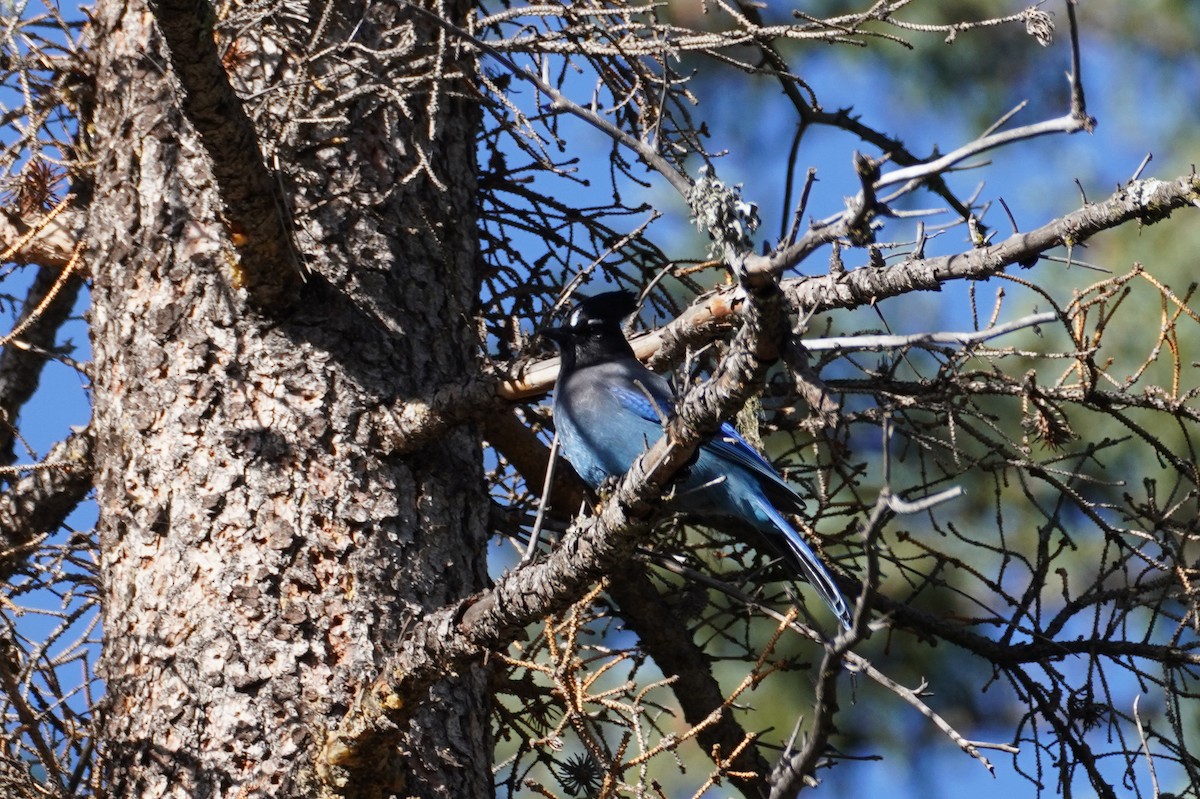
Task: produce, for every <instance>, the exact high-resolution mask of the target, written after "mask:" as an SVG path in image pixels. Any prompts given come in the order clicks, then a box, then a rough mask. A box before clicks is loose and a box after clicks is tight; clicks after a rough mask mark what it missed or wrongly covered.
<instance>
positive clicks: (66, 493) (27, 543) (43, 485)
mask: <svg viewBox="0 0 1200 799" xmlns="http://www.w3.org/2000/svg"><path fill="white" fill-rule="evenodd" d="M92 446H93V442H92V434H91V431H90V430H80V431H78V432H75V433H72V434H71V435H70V436H68V437H67V438H66V439H65V440H63V441H60V442H59V443H58V444H56V445H54V447H52V448H51V449H50V454H49V455H47V456H46V459H45V460H44V461H43V462H42V463H40V464H37V466H36V467H35V468H34V469H33V470H32V471H31V472H30V473H29V474H27V475H26V476H24V477H22V478H21V479H20V480H18V481H16V483H14V484H13V485H12V487H10V488H9V489H8V490H7V491H5V492H4V493H3V494H0V582H4V581H5V580H7V579H8V578H9V576H11V575H12V573H13V571H14V570H15V569H16V568H17V567H18V565H19V564H20V563H21V562H23V561H24V560H25V559H26V558H27V557H28V556H29V555H30V554H32V552H33V550H34V548H33V547H32V546H31V545H32V544H35V543H36V542H37V541H38V539H39V537H40V536H42V535H43V534H45V533H49V532H52V531H54V530H56V529H57V528H58V527H59V526H60V525H61V524H62V523H63V521H64V520H65V519H66V518H67V516H68V515H69V514H70V513H71V511H73V510H74V509H75V506H76V505H78V504H79V503H80V501H82V500H83V498H84V497H85V496H87V493H88V491H90V490H91V488H92Z"/></svg>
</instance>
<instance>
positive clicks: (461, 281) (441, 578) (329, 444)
mask: <svg viewBox="0 0 1200 799" xmlns="http://www.w3.org/2000/svg"><path fill="white" fill-rule="evenodd" d="M361 12H362V9H361V8H359V9H357V10H355V9H345V14H344V15H338V18H339V19H345V20H348V21H347V22H345V23H344V24H345V25H347V26H358V27H357V29H356V34H357V36H358V41H359V42H369V41H370V40H371V36H372V31H373V29H374V28H375V27H376V26H379V27H385V26H387V25H389V24H391V23H392V20H388V19H376V18H374V17H371V18H368V19H365V20H364V16H363V14H362V13H361ZM94 24H95V33H94V36H95V42H94V49H95V52H96V57H97V59H98V62H99V64H100V74H101V81H100V85H99V90H98V96H97V112H96V119H95V120H94V122H93V130H94V139H95V141H97V142H102V143H103V144H102V148H101V149H99V150H98V151H97V153H96V157H97V159H98V161H97V164H96V174H97V179H96V192H95V201H94V203H93V205H92V207H91V209H90V216H89V220H88V234H89V236H88V238H89V242H90V243H91V249H90V251H89V265H90V267H91V269H92V274H93V276H94V290H93V291H94V293H93V312H92V313H93V318H92V330H93V347H94V352H95V370H96V380H95V416H94V425H93V430H94V432H95V440H96V451H95V461H96V486H97V498H98V501H99V506H100V514H101V518H100V522H99V531H100V545H101V567H102V578H103V588H102V590H103V597H104V627H105V642H106V647H105V652H104V656H103V666H102V670H103V676H104V678H105V680H106V687H107V691H108V697H107V708H106V710H105V713H104V717H103V718H104V721H103V725H104V726H103V730H102V731H101V738H102V741H103V747H102V748H103V752H102V758H103V776H104V780H105V781H106V783H107V786H108V789H109V792H110V795H112V796H114V797H135V796H136V797H153V796H188V797H208V796H222V797H223V796H230V797H233V796H252V795H268V796H306V795H309V796H311V795H317V794H318V793H320V792H321V791H322V787H321V786H319V785H318V783H317V782H316V781H315V780H314V777H313V769H312V763H313V755H314V753H315V752H316V751H318V750H319V749H320V747H321V745H322V735H323V731H324V730H325V729H327V728H328V727H329V726H331V721H332V720H333V719H335V718H337V717H338V716H339V715H340V714H341V713H342V712H343V711H344V710H345V708H346V707H347V706H348V705H349V704H350V702H351V700H352V698H353V696H354V693H355V691H356V689H357V687H358V686H359V684H360V683H361V682H362V681H363V680H364V679H366V678H369V677H370V676H371V675H372V674H373V673H374V672H375V671H376V669H377V667H378V664H379V663H381V662H382V661H383V659H384V655H385V654H386V653H387V652H388V651H389V649H390V648H392V647H393V646H394V645H395V642H396V640H397V639H399V638H400V637H401V636H402V635H403V633H404V630H405V629H406V627H407V626H408V625H409V624H411V623H412V622H413V621H414V620H416V619H419V618H420V617H421V616H422V615H423V612H424V611H425V610H427V609H429V608H433V607H438V606H441V605H444V604H446V603H448V602H451V601H453V600H455V599H457V598H460V597H463V596H465V595H467V594H470V593H471V592H473V591H477V590H479V589H480V588H481V587H482V585H483V582H484V580H485V571H484V560H483V554H484V549H485V548H484V537H485V528H484V520H485V515H486V507H487V498H486V495H485V494H484V490H483V485H484V484H483V480H482V468H481V462H480V451H481V450H480V442H479V439H478V437H477V435H476V433H475V432H474V430H472V429H471V428H469V427H462V428H457V429H455V430H454V431H452V432H449V433H447V434H445V435H443V436H442V437H440V438H438V439H436V440H433V441H430V442H429V443H428V444H427V445H426V446H425V447H424V448H423V449H422V450H421V451H420V452H419V453H417V454H414V455H412V456H410V457H404V458H400V457H394V456H390V455H387V454H385V453H384V452H383V451H382V450H381V449H380V448H379V447H378V446H377V443H376V442H375V441H373V440H372V438H371V437H370V435H369V434H368V433H369V430H370V427H369V426H367V425H364V424H362V423H361V421H362V420H363V419H364V418H365V417H366V416H367V415H368V413H369V412H370V411H371V410H373V409H375V408H377V407H380V406H381V405H384V404H386V403H391V402H394V401H395V400H396V399H397V398H403V397H406V396H422V395H425V394H428V393H429V392H430V391H431V390H432V387H434V386H437V385H442V384H444V383H446V382H448V381H452V380H462V379H464V378H465V377H466V376H468V375H469V374H471V373H473V371H474V370H475V369H476V364H475V362H474V352H475V349H476V342H475V341H474V335H475V334H474V330H473V328H472V327H471V325H470V324H469V321H468V320H469V319H470V318H471V310H472V304H473V302H474V298H475V296H476V287H475V282H474V263H475V224H474V217H473V191H474V184H473V168H474V144H473V142H474V127H473V126H474V125H475V123H476V115H475V114H474V113H473V112H471V111H470V110H469V107H468V106H467V105H466V104H464V103H462V102H460V101H458V100H455V99H453V98H442V100H441V102H440V103H439V104H433V103H428V104H422V103H420V102H417V103H415V104H414V108H415V109H416V110H417V111H418V112H420V111H421V109H426V108H434V109H435V111H434V113H437V114H438V115H439V118H438V119H437V120H436V125H431V124H430V121H429V119H428V118H427V117H423V116H422V114H421V113H414V114H413V115H412V116H411V117H410V118H405V119H402V120H400V121H396V120H395V119H387V120H385V119H384V118H383V113H382V111H380V110H378V109H377V108H375V107H373V106H368V105H362V106H351V107H347V109H346V115H345V118H344V119H343V120H342V121H341V122H340V123H339V124H340V125H341V127H340V129H339V130H337V131H335V132H336V134H337V135H336V136H333V135H330V136H329V137H328V138H325V139H322V142H323V144H322V146H321V147H320V148H309V150H308V151H307V153H308V154H307V155H306V156H305V157H306V158H307V159H308V160H307V161H299V160H298V161H297V162H296V165H295V170H296V173H297V174H300V175H302V176H303V178H304V180H302V181H300V186H301V187H300V188H299V189H298V190H297V191H298V194H297V196H295V197H294V198H293V200H294V201H295V207H296V208H297V213H298V214H300V215H302V218H301V219H300V220H299V222H300V224H301V225H302V226H304V227H305V228H306V234H307V235H306V236H305V241H306V242H312V243H315V245H314V246H312V248H311V249H310V250H309V251H308V252H306V253H305V257H306V263H307V265H308V267H309V268H310V269H311V270H312V273H313V274H312V277H311V278H310V279H309V281H308V283H307V284H306V285H305V286H304V289H303V290H304V293H305V294H304V297H303V298H302V300H301V302H300V304H299V306H298V307H297V309H296V310H294V311H293V312H291V313H290V314H288V315H287V316H276V317H266V316H263V315H261V312H260V311H258V310H256V309H255V306H254V305H253V304H252V303H251V302H250V301H249V299H248V297H247V294H246V292H245V291H244V290H242V289H239V288H237V287H236V286H235V280H234V277H235V276H234V275H233V274H232V270H231V268H230V263H231V260H230V258H231V255H232V249H231V246H232V245H231V243H230V242H229V241H228V240H227V236H228V231H227V229H226V227H225V226H224V225H223V224H222V221H221V219H220V216H219V202H218V198H219V197H220V196H221V192H220V191H219V190H218V186H217V185H216V181H217V179H216V178H214V176H213V175H214V173H213V170H212V168H211V165H210V164H209V162H208V161H207V159H206V157H205V156H204V152H205V150H204V148H203V147H201V146H200V142H199V139H198V137H197V135H196V133H195V131H194V130H193V129H192V128H191V127H190V126H189V125H188V124H187V122H186V120H185V118H184V115H183V113H182V112H181V110H180V99H179V91H178V87H177V86H176V85H175V84H174V82H173V80H172V78H171V75H170V73H169V72H164V66H163V65H164V64H165V63H167V61H166V59H165V58H164V51H163V45H162V43H161V40H160V38H159V36H158V34H157V32H156V31H155V28H154V26H153V23H152V18H151V16H150V15H149V13H148V11H147V8H146V7H145V5H143V4H142V3H141V2H137V1H136V0H135V2H130V3H103V4H101V6H100V8H99V9H98V14H97V18H96V21H95V23H94ZM338 24H341V23H337V22H335V23H334V24H331V25H330V26H329V27H328V28H326V29H325V33H326V35H328V36H330V37H337V36H342V37H348V31H346V30H340V29H339V28H338ZM357 74H359V73H354V72H353V71H351V72H350V73H347V74H344V75H343V76H342V77H343V78H344V79H352V78H354V77H355V76H356V75H357ZM331 84H332V81H327V82H326V84H325V88H334V89H337V88H343V89H344V88H345V87H336V86H332V87H331ZM430 129H436V130H437V131H438V136H437V138H436V139H435V140H434V141H433V142H428V141H427V142H424V143H423V145H422V146H423V148H424V153H423V155H424V156H425V157H426V158H428V160H429V164H430V165H431V167H432V169H433V170H436V173H437V174H438V176H439V178H440V181H441V187H439V185H438V183H436V182H434V181H432V180H430V179H427V177H425V176H424V175H423V173H422V174H418V175H417V177H415V178H414V179H412V180H409V181H407V182H401V181H399V180H397V176H399V175H403V174H407V173H409V172H411V171H412V168H413V166H414V164H415V163H416V157H415V155H414V151H415V148H414V147H413V146H411V144H410V141H411V140H412V138H413V137H417V136H423V135H426V134H427V132H428V131H429V130H430ZM324 133H326V134H329V133H331V131H324ZM484 688H485V675H484V674H483V672H482V670H481V669H480V668H477V667H471V668H464V669H462V670H461V671H460V672H459V673H457V674H455V675H451V676H448V677H445V678H443V679H442V680H440V681H439V682H437V683H435V684H434V685H433V687H432V688H431V689H430V691H429V692H428V693H423V694H422V695H420V696H412V697H408V699H409V700H410V701H412V702H415V703H417V704H420V705H422V706H423V708H424V709H422V710H420V711H419V712H418V713H416V715H415V716H414V717H413V719H412V721H411V723H410V724H409V726H408V728H407V730H406V731H401V732H400V733H398V735H397V736H396V739H395V740H394V741H393V745H392V746H390V747H389V748H388V749H387V750H386V752H385V755H384V758H383V759H382V760H380V761H378V762H372V763H370V764H365V765H366V768H364V769H363V770H362V771H360V772H354V771H345V772H341V773H339V774H338V775H337V776H338V778H339V780H340V783H339V784H340V789H341V791H342V792H343V793H344V794H346V795H349V796H367V795H373V796H387V795H391V794H394V793H398V792H401V791H402V792H403V794H404V795H413V796H445V797H449V796H453V797H472V796H488V795H490V794H491V780H490V773H489V770H488V758H489V755H490V749H491V747H490V745H489V741H488V737H487V723H486V722H487V716H486V709H487V705H486V701H487V700H486V692H485V690H484ZM431 700H432V701H431Z"/></svg>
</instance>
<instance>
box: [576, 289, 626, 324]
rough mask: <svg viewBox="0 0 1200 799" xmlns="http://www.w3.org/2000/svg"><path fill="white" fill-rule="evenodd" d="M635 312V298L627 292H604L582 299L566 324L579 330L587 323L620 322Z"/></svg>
mask: <svg viewBox="0 0 1200 799" xmlns="http://www.w3.org/2000/svg"><path fill="white" fill-rule="evenodd" d="M636 310H637V298H636V297H635V296H634V295H633V294H632V293H631V292H628V291H606V292H604V293H603V294H596V295H595V296H592V297H584V298H583V299H581V300H580V301H579V302H578V303H577V304H576V305H575V310H573V311H571V316H570V318H569V319H568V320H567V324H568V325H570V326H571V327H572V328H580V327H582V326H583V325H584V324H585V323H587V322H588V321H592V320H594V321H599V322H620V321H621V320H622V319H624V318H625V317H627V316H629V315H630V314H631V313H633V312H634V311H636Z"/></svg>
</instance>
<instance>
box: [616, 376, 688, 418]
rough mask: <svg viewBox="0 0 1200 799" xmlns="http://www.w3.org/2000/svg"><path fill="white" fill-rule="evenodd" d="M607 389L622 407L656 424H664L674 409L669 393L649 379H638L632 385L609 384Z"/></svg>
mask: <svg viewBox="0 0 1200 799" xmlns="http://www.w3.org/2000/svg"><path fill="white" fill-rule="evenodd" d="M643 389H644V390H643ZM607 390H608V391H609V392H611V393H612V395H613V396H614V397H616V399H617V401H619V402H620V403H621V407H622V408H624V409H626V410H628V411H630V412H631V413H634V414H637V415H638V416H640V417H641V418H643V419H645V420H646V421H648V422H654V423H655V424H656V425H662V424H665V423H666V421H667V419H668V418H669V417H670V415H671V411H672V410H674V407H673V405H672V403H671V395H670V394H669V393H667V392H665V391H663V390H662V389H661V387H659V386H657V385H655V384H654V383H650V382H649V381H647V382H646V383H645V384H642V383H641V381H638V383H637V385H634V386H619V385H610V386H608V387H607Z"/></svg>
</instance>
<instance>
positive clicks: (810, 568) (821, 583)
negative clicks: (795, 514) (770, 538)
mask: <svg viewBox="0 0 1200 799" xmlns="http://www.w3.org/2000/svg"><path fill="white" fill-rule="evenodd" d="M761 507H762V510H763V512H764V513H765V514H766V516H767V517H768V518H769V519H770V520H771V523H772V524H774V525H775V527H776V528H778V530H779V532H780V533H781V534H782V535H783V540H784V542H785V545H786V548H787V550H788V551H787V553H786V554H787V555H788V556H789V557H790V559H791V560H793V561H795V562H796V564H797V565H799V567H800V569H801V571H803V572H804V578H805V579H806V580H808V582H809V584H810V585H811V586H812V587H813V588H814V589H815V590H816V592H817V593H818V594H820V596H821V599H822V600H824V602H825V604H826V605H828V606H829V609H830V610H832V611H833V613H834V615H836V616H837V617H838V621H840V622H841V623H842V626H843V627H845V628H846V629H847V630H849V629H850V626H851V623H852V621H853V617H852V616H851V615H850V606H849V604H848V603H847V602H846V599H845V597H843V596H842V592H841V591H839V590H838V587H837V584H836V583H834V581H833V577H832V576H830V574H829V571H828V570H827V569H826V568H825V564H823V563H821V560H820V559H819V558H818V557H817V555H816V553H815V552H813V551H812V550H811V549H809V547H808V544H806V543H805V542H804V539H803V538H801V537H800V533H798V532H796V530H795V529H794V528H793V527H792V525H791V524H790V523H789V522H788V520H787V519H785V518H784V517H783V514H781V513H780V512H779V511H778V510H776V509H775V507H774V506H773V505H771V503H770V502H769V501H767V500H766V499H765V498H763V500H762V502H761ZM780 548H781V549H782V548H783V547H780Z"/></svg>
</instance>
